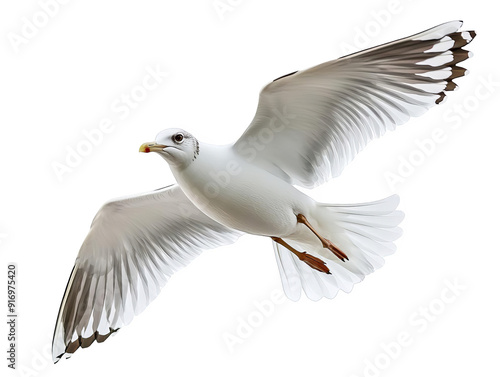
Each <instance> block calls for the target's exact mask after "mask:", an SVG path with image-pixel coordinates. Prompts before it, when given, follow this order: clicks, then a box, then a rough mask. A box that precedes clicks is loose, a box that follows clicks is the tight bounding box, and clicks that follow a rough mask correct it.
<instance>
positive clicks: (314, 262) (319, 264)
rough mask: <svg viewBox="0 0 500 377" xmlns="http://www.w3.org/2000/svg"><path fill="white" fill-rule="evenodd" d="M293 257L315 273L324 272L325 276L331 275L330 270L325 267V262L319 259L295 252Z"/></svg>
mask: <svg viewBox="0 0 500 377" xmlns="http://www.w3.org/2000/svg"><path fill="white" fill-rule="evenodd" d="M295 255H297V257H298V258H299V259H300V260H301V261H302V262H304V263H305V264H307V265H308V266H309V267H311V268H313V269H315V270H317V271H320V272H324V273H325V274H329V275H331V272H330V269H329V268H328V267H327V265H326V262H324V261H322V260H321V259H319V258H316V257H315V256H314V255H311V254H308V253H306V252H305V251H303V252H297V253H296V254H295Z"/></svg>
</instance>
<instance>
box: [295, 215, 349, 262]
mask: <svg viewBox="0 0 500 377" xmlns="http://www.w3.org/2000/svg"><path fill="white" fill-rule="evenodd" d="M297 222H299V223H301V224H304V225H305V226H307V227H308V228H309V230H310V231H311V232H313V233H314V235H315V236H316V237H318V239H319V240H320V241H321V243H322V244H323V247H324V248H325V249H328V250H330V251H331V252H332V253H333V254H335V255H336V256H337V257H338V258H339V259H340V260H341V261H342V262H345V261H346V260H349V258H348V257H347V255H345V253H344V252H343V251H342V250H340V249H339V248H338V247H337V246H335V245H334V244H333V242H332V241H330V240H327V239H326V238H324V237H322V236H321V235H320V234H319V233H318V232H316V230H315V229H314V228H313V227H312V225H311V223H309V221H308V220H307V218H306V217H305V216H304V215H303V214H301V213H299V214H298V215H297Z"/></svg>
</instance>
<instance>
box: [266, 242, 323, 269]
mask: <svg viewBox="0 0 500 377" xmlns="http://www.w3.org/2000/svg"><path fill="white" fill-rule="evenodd" d="M271 239H272V240H273V241H274V242H276V243H277V244H280V245H281V246H283V247H286V248H287V249H288V250H290V251H291V252H292V253H294V254H295V255H296V256H297V258H299V260H300V261H302V262H304V263H305V264H307V265H308V266H309V267H311V268H313V269H315V270H317V271H320V272H324V273H325V274H330V275H331V272H330V269H329V268H328V267H327V265H326V262H324V261H322V260H321V259H319V258H316V257H315V256H313V255H311V254H308V253H306V252H305V251H303V252H300V251H297V250H295V249H294V248H293V247H292V246H290V245H289V244H287V243H286V242H285V241H283V240H282V239H281V238H279V237H271Z"/></svg>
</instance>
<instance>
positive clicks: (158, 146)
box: [139, 141, 167, 153]
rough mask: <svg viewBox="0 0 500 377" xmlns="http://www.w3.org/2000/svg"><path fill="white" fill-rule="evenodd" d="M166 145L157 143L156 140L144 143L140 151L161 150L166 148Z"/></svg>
mask: <svg viewBox="0 0 500 377" xmlns="http://www.w3.org/2000/svg"><path fill="white" fill-rule="evenodd" d="M166 147H167V146H166V145H162V144H156V143H155V142H154V141H152V142H150V143H144V144H142V145H141V147H140V148H139V152H143V153H149V152H161V151H162V150H163V148H166Z"/></svg>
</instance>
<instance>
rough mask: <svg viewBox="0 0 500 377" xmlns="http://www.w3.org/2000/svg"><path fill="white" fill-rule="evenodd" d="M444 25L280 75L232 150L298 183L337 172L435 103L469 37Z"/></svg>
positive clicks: (455, 25) (459, 71) (449, 85)
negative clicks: (360, 153)
mask: <svg viewBox="0 0 500 377" xmlns="http://www.w3.org/2000/svg"><path fill="white" fill-rule="evenodd" d="M461 25H462V22H461V21H453V22H448V23H445V24H442V25H439V26H436V27H434V28H432V29H429V30H427V31H424V32H422V33H419V34H416V35H413V36H411V37H408V38H404V39H400V40H397V41H394V42H391V43H387V44H384V45H381V46H378V47H374V48H370V49H368V50H364V51H361V52H358V53H355V54H352V55H348V56H345V57H342V58H340V59H337V60H333V61H330V62H327V63H323V64H320V65H318V66H316V67H313V68H310V69H307V70H304V71H298V72H294V73H291V74H289V75H285V76H282V77H281V78H278V79H276V80H275V81H273V82H271V83H270V84H268V85H267V86H266V87H264V89H263V90H262V91H261V93H260V99H259V105H258V108H257V113H256V114H255V117H254V119H253V121H252V123H251V124H250V126H249V127H248V128H247V130H246V131H245V132H244V133H243V135H242V136H241V138H240V139H239V140H238V141H237V142H236V143H235V144H234V146H233V148H234V149H235V150H236V151H237V152H238V153H239V154H240V155H241V156H243V157H244V158H246V159H247V160H249V161H252V162H253V163H254V164H257V165H260V166H261V167H263V168H265V169H266V170H268V171H270V172H271V173H273V174H275V175H277V176H279V177H281V178H283V179H285V180H286V181H288V182H290V183H292V184H297V185H300V186H303V187H306V188H312V187H315V186H318V185H320V184H322V183H324V182H326V181H327V180H329V179H330V178H333V177H336V176H338V175H339V174H340V173H341V171H342V170H343V169H344V167H345V166H346V165H347V164H348V163H349V162H350V161H351V160H352V159H353V158H354V156H355V155H356V154H357V153H358V152H359V151H360V150H361V149H362V148H363V147H364V146H365V145H366V144H367V143H368V142H369V141H370V140H372V139H374V138H377V137H380V136H381V135H383V134H384V133H385V131H386V130H388V129H391V130H392V129H394V128H395V127H396V126H397V125H400V124H403V123H405V122H406V121H408V119H409V118H410V117H412V116H419V115H421V114H423V113H424V112H425V111H427V110H428V109H429V108H430V107H432V106H434V105H436V104H439V103H440V102H441V101H442V100H443V99H444V97H445V92H446V91H450V90H454V89H455V88H456V84H455V83H454V82H453V81H452V80H453V79H455V78H457V77H460V76H463V75H464V74H465V73H466V70H465V69H464V68H461V67H458V66H457V65H456V64H457V63H459V62H461V61H463V60H465V59H467V58H468V57H469V56H470V54H469V52H468V51H465V50H463V49H462V47H463V46H465V45H466V44H468V43H469V42H470V41H472V39H473V38H474V36H475V32H473V31H463V32H459V31H458V29H459V28H460V27H461Z"/></svg>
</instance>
